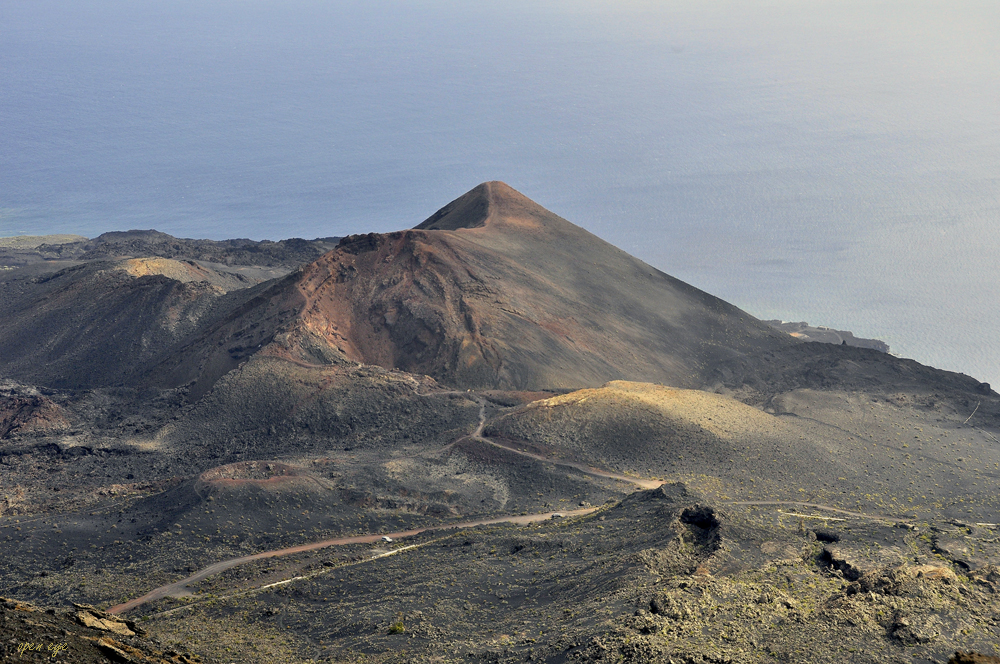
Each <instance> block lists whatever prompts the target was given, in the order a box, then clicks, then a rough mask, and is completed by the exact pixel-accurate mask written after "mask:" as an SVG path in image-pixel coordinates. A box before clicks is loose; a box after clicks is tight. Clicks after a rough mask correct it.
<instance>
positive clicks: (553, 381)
mask: <svg viewBox="0 0 1000 664" xmlns="http://www.w3.org/2000/svg"><path fill="white" fill-rule="evenodd" d="M241 338H249V339H250V340H251V341H252V342H253V345H255V346H256V345H259V346H262V347H265V346H266V347H267V348H266V350H264V351H263V352H265V353H271V354H278V355H281V356H284V357H288V358H292V359H298V360H302V361H315V362H319V361H337V359H338V358H346V359H348V360H353V361H356V362H361V363H364V364H376V365H380V366H382V367H385V368H399V369H403V370H406V371H409V372H413V373H417V374H425V375H430V376H433V377H434V378H435V379H437V380H439V381H441V382H443V383H446V384H450V385H455V386H459V387H462V388H471V387H477V388H486V387H488V388H500V389H539V388H566V387H580V386H587V385H600V384H602V383H604V382H605V381H607V380H610V379H618V378H621V379H629V380H642V381H662V382H668V383H671V384H674V385H681V386H688V387H699V386H702V385H704V384H705V383H706V382H707V381H708V380H710V379H711V378H712V377H713V376H714V371H715V369H716V368H717V367H718V366H719V365H721V364H723V363H728V362H730V361H732V360H733V359H734V358H744V357H748V356H753V355H756V354H759V353H761V352H763V351H767V350H777V349H780V348H784V347H787V346H789V345H791V344H794V343H797V342H795V341H794V340H793V339H791V338H790V337H788V336H787V335H784V334H781V333H779V332H775V331H774V330H772V329H771V328H770V327H769V326H767V325H764V324H763V323H761V322H759V321H757V320H756V319H754V318H753V317H751V316H749V315H748V314H746V313H744V312H742V311H740V310H739V309H737V308H735V307H733V306H731V305H729V304H726V303H725V302H723V301H721V300H719V299H717V298H715V297H712V296H710V295H708V294H706V293H703V292H701V291H699V290H697V289H695V288H692V287H691V286H689V285H687V284H684V283H682V282H680V281H678V280H676V279H674V278H672V277H669V276H667V275H665V274H663V273H662V272H659V271H657V270H655V269H653V268H651V267H649V266H648V265H646V264H645V263H643V262H642V261H639V260H638V259H635V258H633V257H631V256H629V255H628V254H626V253H624V252H622V251H620V250H619V249H616V248H615V247H613V246H611V245H610V244H608V243H606V242H604V241H603V240H600V239H598V238H597V237H595V236H593V235H591V234H590V233H588V232H586V231H584V230H583V229H581V228H578V227H576V226H574V225H573V224H571V223H569V222H568V221H566V220H564V219H562V218H560V217H558V216H557V215H555V214H553V213H551V212H549V211H547V210H545V209H544V208H542V207H541V206H539V205H537V204H535V203H533V202H532V201H530V200H528V199H527V198H525V197H524V196H522V195H521V194H519V193H517V192H516V191H514V190H513V189H511V188H510V187H508V186H507V185H505V184H503V183H500V182H490V183H486V184H482V185H479V186H478V187H476V188H475V189H473V190H472V191H470V192H468V193H467V194H465V195H464V196H462V197H461V198H459V199H457V200H456V201H453V202H452V203H450V204H449V205H447V206H445V207H444V208H442V210H440V211H439V212H438V213H436V214H435V215H433V216H432V217H431V218H430V219H428V220H427V221H425V222H424V223H422V224H420V225H419V226H418V227H417V228H416V229H414V230H408V231H401V232H396V233H389V234H369V235H363V236H350V237H347V238H344V239H343V240H342V241H341V243H340V245H339V246H338V247H337V249H336V250H335V251H333V252H330V253H328V254H326V255H324V256H323V257H321V258H320V259H318V260H316V261H314V262H313V263H310V264H309V265H307V266H305V267H304V268H303V269H302V270H301V271H300V272H298V273H296V274H295V275H291V276H290V277H289V278H287V279H285V280H283V281H282V282H276V283H275V284H274V286H273V287H272V288H270V289H269V290H268V291H267V292H266V293H262V294H261V297H259V298H258V299H257V301H256V302H255V303H252V304H251V303H248V304H246V305H244V306H242V307H241V308H240V310H238V311H234V312H233V314H232V316H230V317H229V318H227V319H226V321H225V322H224V323H223V324H222V325H220V326H218V327H217V328H216V329H214V330H211V331H208V332H206V334H205V335H204V338H203V339H201V340H199V341H198V342H197V343H193V344H191V346H190V347H188V348H186V349H184V351H183V353H182V355H183V356H184V357H183V359H181V357H180V356H179V357H178V358H177V360H176V361H175V362H174V368H173V369H170V370H167V371H165V372H163V374H164V375H170V376H172V378H171V381H173V382H174V383H175V384H180V383H183V382H186V381H187V380H192V379H194V378H199V377H200V378H201V379H202V380H203V381H205V380H207V381H208V382H211V381H213V380H214V379H215V377H212V376H208V375H207V374H206V373H205V369H203V367H212V366H224V365H226V362H225V361H223V360H224V359H225V358H224V354H225V353H227V352H228V350H227V349H230V348H231V347H239V348H241V349H242V348H247V347H248V345H247V344H246V343H242V342H237V341H236V340H237V339H241ZM272 341H273V342H274V343H270V345H269V342H272ZM193 357H198V358H200V359H199V360H198V361H197V362H195V361H194V360H192V358H193ZM181 365H183V367H182V366H181ZM216 377H217V376H216Z"/></svg>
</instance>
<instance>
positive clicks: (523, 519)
mask: <svg viewBox="0 0 1000 664" xmlns="http://www.w3.org/2000/svg"><path fill="white" fill-rule="evenodd" d="M597 509H598V508H597V507H587V508H584V509H578V510H567V511H553V512H542V513H540V514H519V515H509V516H498V517H492V518H489V519H476V520H475V521H463V522H461V523H450V524H445V525H441V526H428V527H427V528H416V529H413V530H401V531H397V532H393V533H378V534H370V535H355V536H353V537H337V538H334V539H328V540H322V541H319V542H310V543H309V544H299V545H298V546H290V547H287V548H285V549H274V550H272V551H263V552H261V553H255V554H253V555H249V556H241V557H239V558H230V559H229V560H223V561H220V562H217V563H214V564H212V565H209V566H208V567H205V568H202V569H200V570H198V571H197V572H195V573H194V574H192V575H191V576H189V577H186V578H183V579H181V580H180V581H175V582H173V583H168V584H167V585H165V586H160V587H159V588H155V589H153V590H151V591H149V592H148V593H146V594H145V595H143V596H142V597H137V598H135V599H132V600H129V601H127V602H125V603H123V604H119V605H117V606H113V607H111V608H110V609H108V613H112V614H119V613H124V612H125V611H129V610H130V609H134V608H136V607H137V606H141V605H143V604H146V603H147V602H154V601H156V600H158V599H163V598H164V597H170V596H178V597H179V596H184V595H190V594H191V591H190V586H192V585H194V584H195V583H198V582H199V581H202V580H204V579H207V578H208V577H210V576H213V575H215V574H219V573H221V572H225V571H226V570H227V569H232V568H233V567H236V566H238V565H242V564H244V563H249V562H251V561H254V560H261V559H264V558H277V557H280V556H287V555H290V554H293V553H302V552H304V551H315V550H316V549H325V548H326V547H328V546H338V545H344V544H371V543H373V542H378V541H379V540H381V539H382V538H383V537H391V538H393V539H398V538H402V537H413V536H414V535H419V534H420V533H426V532H437V531H442V530H459V529H462V528H474V527H476V526H486V525H490V524H494V523H515V524H522V525H523V524H528V523H535V522H537V521H544V520H546V519H551V518H552V515H554V514H561V515H563V516H566V517H570V516H583V515H585V514H590V513H591V512H594V511H595V510H597ZM386 555H392V552H389V553H388V554H387V553H382V554H378V555H376V556H373V558H382V557H385V556H386ZM279 583H281V582H279ZM274 585H277V584H274Z"/></svg>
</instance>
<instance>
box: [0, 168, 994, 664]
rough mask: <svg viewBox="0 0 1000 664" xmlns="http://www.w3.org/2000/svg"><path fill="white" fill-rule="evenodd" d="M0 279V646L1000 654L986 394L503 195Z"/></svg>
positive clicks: (155, 651)
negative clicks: (712, 291)
mask: <svg viewBox="0 0 1000 664" xmlns="http://www.w3.org/2000/svg"><path fill="white" fill-rule="evenodd" d="M0 266H2V267H3V268H4V269H2V270H0V310H2V311H3V316H2V317H0V551H2V552H3V554H4V555H3V556H2V558H0V596H2V597H4V598H6V599H4V600H3V601H2V602H0V604H2V606H0V655H2V657H3V658H4V659H3V661H5V662H7V661H10V662H41V661H47V662H64V663H66V664H72V663H76V662H87V663H89V662H104V661H113V662H157V663H161V662H204V663H205V664H209V663H219V664H226V663H230V662H232V663H261V664H264V663H268V664H270V663H271V662H302V663H306V662H312V663H318V662H338V663H339V662H343V663H348V662H372V663H383V662H386V663H388V662H428V663H430V662H439V663H445V662H504V663H507V662H511V663H513V662H547V663H552V664H556V663H560V662H608V663H610V662H636V663H640V662H674V663H675V664H680V663H685V664H694V663H698V664H702V663H716V664H721V663H731V664H737V663H744V662H746V663H761V664H771V663H777V662H829V663H835V662H836V663H840V662H861V663H866V662H871V663H876V662H878V663H893V664H903V663H904V662H905V663H908V664H932V663H938V664H944V663H945V662H948V661H954V662H965V661H969V662H972V661H978V662H1000V659H996V658H997V657H1000V396H998V395H997V393H996V392H994V391H993V390H992V389H991V387H990V386H989V385H987V384H985V383H982V382H980V381H978V380H976V379H975V378H973V377H969V376H965V375H961V374H956V373H951V372H946V371H941V370H938V369H934V368H932V367H927V366H923V365H921V364H919V363H917V362H914V361H912V360H907V359H902V358H898V357H895V356H892V355H890V354H888V353H886V352H883V350H884V348H883V347H882V346H880V345H879V344H878V343H875V342H871V343H867V342H868V341H869V340H855V339H854V338H853V336H851V335H850V334H849V333H846V332H838V331H829V335H832V336H831V338H833V337H836V338H837V339H840V340H844V339H846V338H848V337H849V338H850V339H851V342H852V344H854V343H855V342H856V341H857V342H865V343H866V345H869V346H872V347H868V348H866V347H859V346H856V345H852V344H843V343H838V344H832V343H821V342H814V341H804V340H803V338H809V337H808V335H805V336H804V337H803V338H796V337H793V336H791V335H789V334H787V333H786V332H783V331H781V330H779V329H776V328H775V327H772V326H771V325H769V324H767V323H765V322H762V321H759V320H757V319H755V318H753V317H752V316H750V315H749V314H747V313H745V312H743V311H741V310H739V309H737V308H736V307H733V306H732V305H730V304H728V303H726V302H723V301H721V300H719V299H717V298H715V297H712V296H711V295H709V294H707V293H704V292H702V291H699V290H698V289H696V288H694V287H692V286H690V285H688V284H685V283H683V282H681V281H678V280H676V279H674V278H672V277H670V276H668V275H666V274H663V273H661V272H659V271H658V270H655V269H653V268H651V267H649V266H648V265H646V264H644V263H642V262H641V261H639V260H637V259H635V258H633V257H631V256H629V255H627V254H625V253H624V252H622V251H620V250H618V249H616V248H615V247H613V246H611V245H609V244H607V243H605V242H603V241H602V240H600V239H599V238H597V237H595V236H593V235H591V234H590V233H588V232H586V231H584V230H583V229H581V228H579V227H577V226H574V225H573V224H571V223H570V222H568V221H566V220H565V219H562V218H561V217H559V216H557V215H555V214H553V213H552V212H550V211H548V210H545V209H544V208H542V207H540V206H538V205H537V204H535V203H533V202H532V201H530V200H529V199H527V198H526V197H524V196H523V195H521V194H520V193H518V192H516V191H514V190H513V189H511V188H510V187H508V186H507V185H505V184H503V183H500V182H490V183H484V184H482V185H480V186H478V187H476V188H475V189H473V190H472V191H470V192H468V193H466V194H465V195H463V196H461V197H460V198H458V199H456V200H455V201H453V202H452V203H450V204H448V205H447V206H445V207H444V208H442V209H441V210H439V211H438V212H436V213H435V214H433V215H432V216H431V217H430V218H428V219H427V220H426V221H424V222H423V223H420V224H418V225H416V226H415V227H414V228H412V229H410V230H403V231H399V232H395V233H387V234H368V235H355V236H349V237H345V238H321V239H317V240H283V241H281V242H259V243H258V242H252V241H250V240H230V241H226V242H212V241H204V240H185V239H178V238H172V237H171V236H169V235H165V234H163V233H158V232H155V231H128V232H122V233H109V234H105V235H102V236H101V237H99V238H95V239H92V240H89V239H86V238H80V237H77V236H58V237H48V238H17V239H16V241H14V239H4V238H0ZM801 325H803V326H804V324H801ZM798 329H799V328H796V330H798ZM803 329H805V328H803ZM808 330H811V331H815V330H820V331H823V332H828V331H827V330H826V328H808ZM834 333H836V334H834ZM801 335H804V333H801V334H800V336H801ZM813 336H814V337H816V338H820V337H821V336H822V335H819V334H818V333H816V334H814V335H813ZM26 644H27V645H26ZM957 651H961V652H962V653H963V654H961V655H957V654H956V652H957Z"/></svg>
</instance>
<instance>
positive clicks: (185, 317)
mask: <svg viewBox="0 0 1000 664" xmlns="http://www.w3.org/2000/svg"><path fill="white" fill-rule="evenodd" d="M16 275H17V273H16V272H15V276H14V277H12V278H10V279H7V280H5V281H4V282H3V283H2V288H0V306H2V307H3V312H4V315H3V316H0V367H2V368H3V369H2V371H3V375H4V376H5V377H8V378H15V379H17V380H20V381H23V382H30V383H35V384H39V385H47V386H50V387H68V388H77V387H93V386H102V385H115V384H123V383H126V384H134V383H136V382H142V380H144V379H143V378H142V373H143V371H144V370H145V369H146V368H147V367H148V366H150V364H152V363H153V362H155V361H156V360H157V359H159V357H160V356H162V354H163V353H164V352H166V351H167V350H169V349H170V348H171V347H173V346H174V345H176V344H177V343H178V342H180V341H182V340H184V339H185V338H187V336H188V335H189V334H191V333H192V332H193V331H194V330H196V329H198V326H199V325H200V324H201V323H202V322H203V320H204V318H205V316H207V315H208V314H209V313H210V312H211V311H212V310H213V308H214V307H215V306H216V304H217V301H218V300H219V298H220V296H223V295H224V294H225V293H226V291H227V290H229V289H232V288H246V287H247V286H249V285H251V284H252V283H253V282H252V281H248V280H245V279H243V278H240V277H239V276H237V275H232V274H224V273H218V272H215V271H213V270H210V269H207V268H205V267H203V266H201V265H199V264H197V263H194V262H192V261H176V260H170V259H161V258H155V259H132V260H126V261H117V262H111V261H94V262H90V263H85V264H83V265H78V266H75V267H70V268H67V269H64V270H61V271H59V272H56V273H54V274H49V275H43V276H39V277H35V278H32V277H30V276H24V277H18V276H16Z"/></svg>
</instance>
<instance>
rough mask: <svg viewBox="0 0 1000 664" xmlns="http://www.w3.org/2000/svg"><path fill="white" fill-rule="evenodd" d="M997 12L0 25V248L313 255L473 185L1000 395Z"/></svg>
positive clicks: (67, 18) (180, 13)
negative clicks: (319, 242)
mask: <svg viewBox="0 0 1000 664" xmlns="http://www.w3.org/2000/svg"><path fill="white" fill-rule="evenodd" d="M997 117H1000V3H997V2H995V0H986V1H982V2H976V1H959V2H950V3H945V2H940V1H926V0H924V1H922V0H905V1H904V0H898V1H893V2H885V1H883V2H879V1H877V0H874V1H873V0H865V1H863V2H862V1H853V0H816V1H815V2H801V1H798V0H762V1H761V2H754V3H747V2H735V1H731V0H720V1H719V2H712V3H706V2H702V1H700V0H698V1H694V0H678V1H667V0H658V1H655V2H652V1H650V2H647V1H641V0H623V1H620V2H610V1H602V2H598V1H594V0H575V1H573V2H570V1H568V0H566V1H557V0H532V1H531V2H526V1H523V0H504V1H503V2H496V1H490V0H487V1H484V2H459V1H457V0H454V1H448V0H414V1H411V2H390V1H383V0H367V1H365V2H353V1H344V2H335V1H320V0H169V1H168V0H143V1H142V2H135V1H134V0H88V1H87V2H78V1H77V0H5V1H4V2H3V3H0V235H18V234H29V235H40V234H49V233H76V234H80V235H85V236H88V237H93V236H96V235H98V234H100V233H102V232H105V231H110V230H123V229H129V228H155V229H157V230H161V231H164V232H167V233H171V234H173V235H177V236H181V237H204V238H213V239H222V238H229V237H250V238H254V239H263V238H270V239H279V238H284V237H296V236H297V237H307V238H308V237H324V236H334V235H345V234H348V233H358V232H370V231H388V230H395V229H399V228H406V227H410V226H413V225H415V224H417V223H419V222H420V221H422V220H423V219H424V218H426V217H427V216H428V215H430V214H431V213H432V212H434V211H435V210H436V209H437V208H438V207H440V206H442V205H443V204H445V203H447V202H448V201H449V200H451V199H452V198H454V197H456V196H458V195H460V194H461V193H463V192H465V191H466V190H468V189H470V188H472V187H473V186H475V185H476V184H478V183H479V182H482V181H485V180H503V181H505V182H507V183H508V184H510V185H512V186H513V187H515V188H516V189H518V190H520V191H521V192H522V193H524V194H526V195H527V196H529V197H531V198H532V199H534V200H536V201H537V202H539V203H540V204H542V205H544V206H546V207H548V208H549V209H551V210H553V211H554V212H556V213H558V214H560V215H562V216H563V217H566V218H567V219H569V220H570V221H573V222H574V223H576V224H579V225H580V226H583V227H585V228H587V229H588V230H590V231H591V232H593V233H595V234H597V235H599V236H600V237H603V238H604V239H606V240H608V241H609V242H611V243H613V244H615V245H617V246H619V247H621V248H622V249H624V250H626V251H628V252H630V253H632V254H634V255H636V256H639V257H640V258H642V259H643V260H645V261H647V262H648V263H650V264H651V265H653V266H655V267H657V268H659V269H661V270H663V271H664V272H667V273H669V274H672V275H674V276H676V277H678V278H681V279H683V280H685V281H687V282H689V283H691V284H693V285H695V286H697V287H699V288H701V289H703V290H706V291H708V292H710V293H712V294H714V295H717V296H719V297H722V298H723V299H726V300H728V301H730V302H732V303H734V304H736V305H738V306H740V307H742V308H744V309H746V310H747V311H749V312H750V313H752V314H754V315H756V316H758V317H761V318H780V319H784V320H807V321H809V322H810V323H812V324H817V325H828V326H831V327H837V328H841V329H849V330H851V331H853V332H854V333H855V334H856V335H858V336H868V337H877V338H880V339H883V340H885V341H887V342H888V343H889V344H890V346H891V347H892V349H893V351H894V352H896V353H898V354H901V355H903V356H906V357H912V358H914V359H916V360H918V361H920V362H922V363H925V364H931V365H934V366H937V367H940V368H944V369H949V370H954V371H961V372H963V373H967V374H969V375H972V376H974V377H976V378H978V379H980V380H984V381H988V382H991V383H993V384H995V385H997V384H1000V345H998V343H997V342H996V340H995V339H996V334H997V330H998V328H1000V307H998V305H997V303H998V301H1000V265H998V261H997V257H998V256H1000V122H998V121H997Z"/></svg>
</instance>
